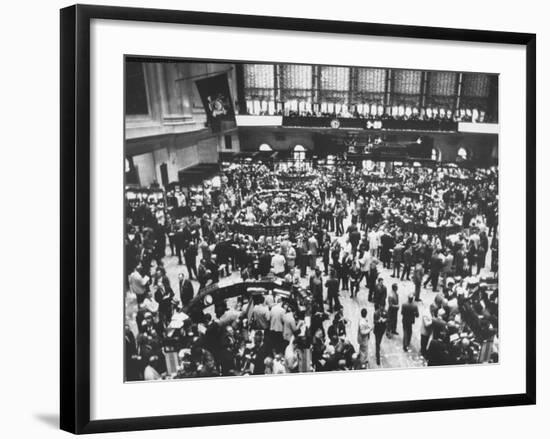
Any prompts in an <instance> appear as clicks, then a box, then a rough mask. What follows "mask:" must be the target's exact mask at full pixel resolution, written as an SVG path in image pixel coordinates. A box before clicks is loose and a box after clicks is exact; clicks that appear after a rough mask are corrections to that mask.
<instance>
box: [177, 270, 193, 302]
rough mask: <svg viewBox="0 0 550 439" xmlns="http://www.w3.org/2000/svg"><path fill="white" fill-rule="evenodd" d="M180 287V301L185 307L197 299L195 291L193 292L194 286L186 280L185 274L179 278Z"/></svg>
mask: <svg viewBox="0 0 550 439" xmlns="http://www.w3.org/2000/svg"><path fill="white" fill-rule="evenodd" d="M178 280H179V287H180V301H181V304H182V305H183V306H187V305H188V304H189V302H191V300H192V299H193V297H195V291H194V290H193V284H192V283H191V281H190V280H189V279H185V276H184V275H183V273H180V274H179V276H178Z"/></svg>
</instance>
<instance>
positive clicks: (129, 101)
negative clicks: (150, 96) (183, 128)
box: [126, 61, 149, 115]
mask: <svg viewBox="0 0 550 439" xmlns="http://www.w3.org/2000/svg"><path fill="white" fill-rule="evenodd" d="M126 114H129V115H141V114H149V109H148V106H147V92H146V90H145V74H144V72H143V65H142V63H140V62H132V61H129V62H127V63H126Z"/></svg>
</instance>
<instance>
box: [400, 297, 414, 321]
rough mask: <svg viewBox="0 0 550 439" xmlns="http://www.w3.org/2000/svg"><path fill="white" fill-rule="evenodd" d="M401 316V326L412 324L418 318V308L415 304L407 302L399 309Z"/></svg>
mask: <svg viewBox="0 0 550 439" xmlns="http://www.w3.org/2000/svg"><path fill="white" fill-rule="evenodd" d="M401 315H402V316H403V324H411V325H412V324H413V323H414V321H415V319H416V317H418V307H417V306H416V303H411V302H407V303H404V304H403V305H402V307H401Z"/></svg>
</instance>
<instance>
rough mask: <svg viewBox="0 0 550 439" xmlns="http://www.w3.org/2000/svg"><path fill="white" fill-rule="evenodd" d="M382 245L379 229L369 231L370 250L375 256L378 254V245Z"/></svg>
mask: <svg viewBox="0 0 550 439" xmlns="http://www.w3.org/2000/svg"><path fill="white" fill-rule="evenodd" d="M379 245H380V235H379V233H378V231H377V230H372V231H371V232H370V233H369V250H370V254H371V256H372V257H373V258H376V257H377V256H378V247H379Z"/></svg>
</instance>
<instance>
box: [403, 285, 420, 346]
mask: <svg viewBox="0 0 550 439" xmlns="http://www.w3.org/2000/svg"><path fill="white" fill-rule="evenodd" d="M401 316H402V322H403V351H405V352H409V345H410V344H411V337H412V327H413V325H414V321H415V320H416V318H417V317H418V306H417V305H416V303H414V295H413V294H412V293H411V294H409V297H408V300H407V303H404V304H403V305H401Z"/></svg>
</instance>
